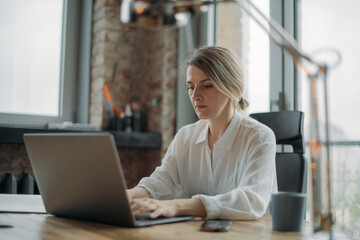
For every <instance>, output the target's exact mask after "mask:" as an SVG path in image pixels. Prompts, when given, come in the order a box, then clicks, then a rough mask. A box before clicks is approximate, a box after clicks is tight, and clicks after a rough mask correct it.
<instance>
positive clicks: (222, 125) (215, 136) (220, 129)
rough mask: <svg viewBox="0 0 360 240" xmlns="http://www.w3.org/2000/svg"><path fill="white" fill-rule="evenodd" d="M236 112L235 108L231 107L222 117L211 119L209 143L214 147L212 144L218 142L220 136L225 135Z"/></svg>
mask: <svg viewBox="0 0 360 240" xmlns="http://www.w3.org/2000/svg"><path fill="white" fill-rule="evenodd" d="M234 113H235V109H234V108H231V109H230V110H229V111H227V112H224V113H223V114H222V115H221V117H220V118H216V119H210V120H209V133H208V137H209V145H210V148H211V149H212V146H213V145H214V144H216V143H217V142H218V141H219V140H220V138H221V137H222V136H223V135H224V133H225V131H226V129H227V127H228V126H229V124H230V122H231V120H232V118H233V116H234Z"/></svg>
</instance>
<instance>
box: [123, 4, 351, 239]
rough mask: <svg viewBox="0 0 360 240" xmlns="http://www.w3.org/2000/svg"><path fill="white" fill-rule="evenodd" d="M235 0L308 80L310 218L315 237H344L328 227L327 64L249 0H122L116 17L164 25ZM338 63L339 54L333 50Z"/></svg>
mask: <svg viewBox="0 0 360 240" xmlns="http://www.w3.org/2000/svg"><path fill="white" fill-rule="evenodd" d="M226 2H231V3H237V4H238V5H239V6H240V7H241V8H242V10H244V11H245V12H246V13H247V14H248V15H249V16H250V17H251V18H252V19H253V20H254V21H255V22H256V23H257V24H258V25H259V26H260V27H261V28H262V29H263V30H264V31H265V32H266V33H267V34H268V36H269V37H270V39H272V41H273V42H275V43H276V44H277V45H278V46H280V47H281V48H282V49H283V50H284V51H286V52H287V53H289V54H290V55H291V56H292V58H293V60H294V63H295V64H296V66H297V67H298V68H299V69H301V70H302V71H303V72H304V73H305V74H306V76H307V77H308V79H309V82H310V98H311V99H310V104H311V106H310V109H311V116H310V121H311V122H310V125H311V131H310V132H311V136H310V140H309V142H310V144H309V148H310V161H311V164H310V166H311V169H310V170H311V177H312V218H313V223H314V231H315V232H316V233H319V234H317V237H316V239H323V238H324V239H347V237H346V236H347V235H346V234H343V233H341V232H340V231H332V229H333V216H332V209H331V172H330V153H329V124H328V123H329V120H328V100H327V73H328V69H329V67H330V66H329V65H328V64H326V63H323V62H321V63H320V62H317V61H315V60H314V59H313V58H312V57H311V56H310V55H307V54H305V53H303V51H301V50H300V48H299V47H298V44H297V42H296V40H295V39H294V38H293V37H292V36H291V35H290V34H288V33H287V32H286V30H285V29H284V28H283V27H281V26H280V25H279V24H278V23H277V22H275V21H273V20H271V19H268V18H267V17H266V15H265V14H264V13H262V12H261V11H260V10H259V9H258V8H257V7H256V6H255V5H254V4H253V3H252V1H251V0H222V1H217V0H215V1H208V0H204V1H202V0H178V1H175V0H122V3H121V7H120V21H121V22H122V23H124V24H130V25H132V26H138V27H145V28H152V29H154V28H166V27H174V26H175V27H179V26H183V25H185V24H186V23H187V22H188V20H189V19H190V17H191V16H192V15H193V14H195V13H196V12H203V11H206V10H207V9H208V6H209V5H212V4H218V3H226ZM333 53H335V55H336V57H337V60H338V61H337V62H336V64H333V66H331V67H332V68H334V67H335V65H336V66H337V65H338V64H339V63H340V60H341V55H340V53H339V52H338V51H336V50H333Z"/></svg>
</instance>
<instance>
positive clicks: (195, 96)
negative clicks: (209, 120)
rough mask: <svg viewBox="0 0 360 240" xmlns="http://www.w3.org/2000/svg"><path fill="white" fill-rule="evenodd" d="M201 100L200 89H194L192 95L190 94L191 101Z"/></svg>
mask: <svg viewBox="0 0 360 240" xmlns="http://www.w3.org/2000/svg"><path fill="white" fill-rule="evenodd" d="M200 98H201V93H200V88H198V87H195V88H194V91H193V94H192V99H193V100H199V99H200Z"/></svg>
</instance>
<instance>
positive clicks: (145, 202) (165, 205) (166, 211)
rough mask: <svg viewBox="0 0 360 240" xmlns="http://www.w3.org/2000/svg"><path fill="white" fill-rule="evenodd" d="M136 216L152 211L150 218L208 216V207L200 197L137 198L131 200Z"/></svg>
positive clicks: (132, 209)
mask: <svg viewBox="0 0 360 240" xmlns="http://www.w3.org/2000/svg"><path fill="white" fill-rule="evenodd" d="M130 204H131V211H132V213H133V215H134V216H139V215H141V214H143V213H145V212H152V213H151V214H150V218H157V217H159V216H163V217H174V216H181V215H187V216H196V217H206V215H207V214H206V209H205V206H204V204H203V203H202V201H201V200H200V199H176V200H156V199H151V198H136V199H132V200H131V201H130Z"/></svg>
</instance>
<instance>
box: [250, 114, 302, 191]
mask: <svg viewBox="0 0 360 240" xmlns="http://www.w3.org/2000/svg"><path fill="white" fill-rule="evenodd" d="M250 117H252V118H254V119H256V120H258V121H259V122H261V123H263V124H265V125H266V126H268V127H269V128H271V129H272V130H273V132H274V134H275V138H276V144H279V145H291V146H292V148H293V151H292V152H278V153H276V172H277V173H276V174H277V182H278V190H279V191H286V192H300V193H306V191H307V167H308V166H307V159H306V157H305V155H304V152H305V143H304V134H303V130H304V113H302V112H300V111H280V112H267V113H253V114H251V115H250Z"/></svg>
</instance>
